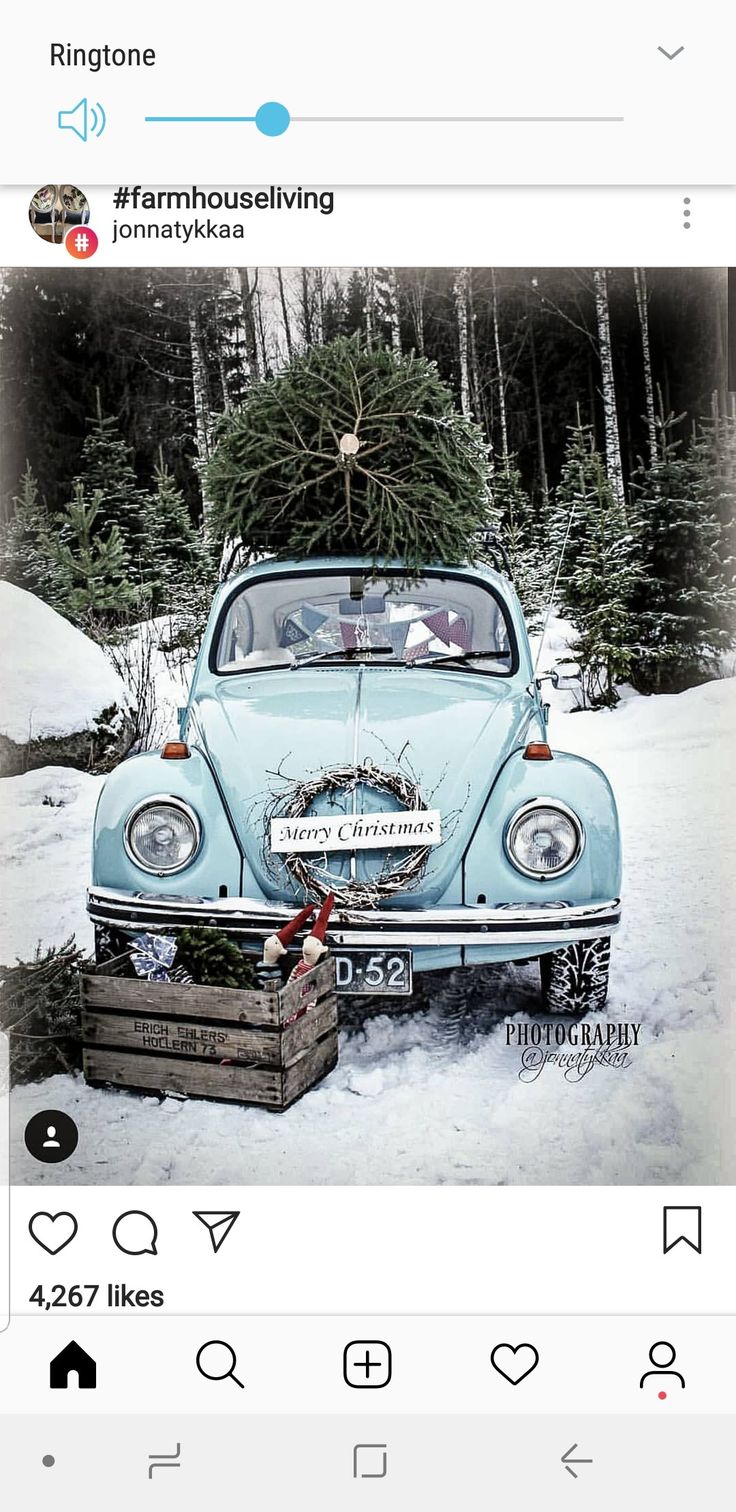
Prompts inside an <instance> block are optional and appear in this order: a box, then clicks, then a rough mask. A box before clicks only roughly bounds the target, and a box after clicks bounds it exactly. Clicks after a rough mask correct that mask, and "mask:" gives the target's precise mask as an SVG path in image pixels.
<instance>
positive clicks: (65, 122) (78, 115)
mask: <svg viewBox="0 0 736 1512" xmlns="http://www.w3.org/2000/svg"><path fill="white" fill-rule="evenodd" d="M106 125H107V117H106V115H105V112H104V110H103V108H102V106H101V105H100V102H99V100H98V101H97V104H96V105H92V104H90V101H89V100H88V99H87V97H86V96H85V97H84V99H81V100H79V102H78V103H77V104H76V105H73V106H72V108H71V110H60V111H59V118H58V126H59V130H60V131H73V132H75V134H76V135H77V136H78V137H80V138H81V140H82V141H83V142H86V141H87V140H88V139H89V137H91V136H102V133H103V131H104V130H105V127H106Z"/></svg>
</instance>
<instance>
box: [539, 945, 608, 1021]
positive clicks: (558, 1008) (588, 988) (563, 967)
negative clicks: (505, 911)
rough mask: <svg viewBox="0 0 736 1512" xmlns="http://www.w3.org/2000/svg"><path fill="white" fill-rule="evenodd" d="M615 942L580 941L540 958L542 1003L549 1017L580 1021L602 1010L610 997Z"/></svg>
mask: <svg viewBox="0 0 736 1512" xmlns="http://www.w3.org/2000/svg"><path fill="white" fill-rule="evenodd" d="M610 958H611V941H610V939H608V938H607V937H605V938H603V939H600V940H578V941H577V942H576V943H575V944H574V945H566V946H565V948H564V950H552V951H550V952H549V954H548V955H543V956H540V958H539V971H540V975H541V978H542V1002H543V1005H544V1008H545V1009H546V1011H547V1013H566V1014H568V1015H572V1017H573V1018H580V1017H581V1015H582V1014H584V1013H595V1012H596V1011H598V1010H599V1009H601V1008H602V1007H603V1005H604V1003H605V1001H606V998H607V996H608V968H609V962H610Z"/></svg>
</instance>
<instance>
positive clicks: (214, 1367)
mask: <svg viewBox="0 0 736 1512" xmlns="http://www.w3.org/2000/svg"><path fill="white" fill-rule="evenodd" d="M237 1363H238V1357H237V1355H236V1353H235V1350H234V1349H233V1347H232V1344H226V1343H225V1340H224V1339H210V1340H209V1341H208V1343H207V1344H203V1345H202V1348H201V1349H200V1350H198V1352H197V1370H198V1371H199V1373H200V1375H203V1376H204V1378H205V1380H206V1381H227V1380H228V1378H229V1379H230V1380H231V1381H234V1382H235V1385H236V1386H239V1387H240V1389H241V1391H244V1390H245V1387H244V1385H243V1382H242V1381H239V1380H238V1378H237V1376H236V1374H235V1366H236V1365H237Z"/></svg>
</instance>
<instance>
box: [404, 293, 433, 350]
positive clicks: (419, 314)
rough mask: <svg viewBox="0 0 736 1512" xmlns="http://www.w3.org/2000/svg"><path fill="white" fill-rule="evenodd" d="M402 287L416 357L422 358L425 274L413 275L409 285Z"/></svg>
mask: <svg viewBox="0 0 736 1512" xmlns="http://www.w3.org/2000/svg"><path fill="white" fill-rule="evenodd" d="M404 287H405V290H406V295H405V297H406V301H407V304H408V307H409V312H410V314H411V323H412V327H413V330H414V344H415V346H416V350H417V354H418V356H420V357H423V356H424V305H425V300H426V295H427V275H426V273H422V274H421V276H420V275H419V274H418V273H417V274H415V275H414V277H413V278H412V281H411V283H410V284H408V285H406V284H405V285H404Z"/></svg>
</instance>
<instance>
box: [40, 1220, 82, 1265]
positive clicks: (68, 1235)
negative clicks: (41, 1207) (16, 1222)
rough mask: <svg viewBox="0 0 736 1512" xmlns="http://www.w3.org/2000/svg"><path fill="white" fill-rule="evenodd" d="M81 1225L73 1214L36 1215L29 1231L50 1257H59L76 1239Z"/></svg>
mask: <svg viewBox="0 0 736 1512" xmlns="http://www.w3.org/2000/svg"><path fill="white" fill-rule="evenodd" d="M78 1228H79V1224H78V1223H77V1220H76V1218H75V1217H74V1214H73V1213H34V1214H33V1217H32V1219H31V1221H30V1223H29V1225H28V1231H29V1233H30V1236H31V1238H32V1239H35V1241H36V1244H40V1246H41V1249H45V1250H46V1252H47V1254H49V1255H58V1254H59V1253H60V1251H61V1250H63V1249H66V1247H67V1244H71V1242H72V1239H74V1238H75V1237H76V1233H77V1229H78Z"/></svg>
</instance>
